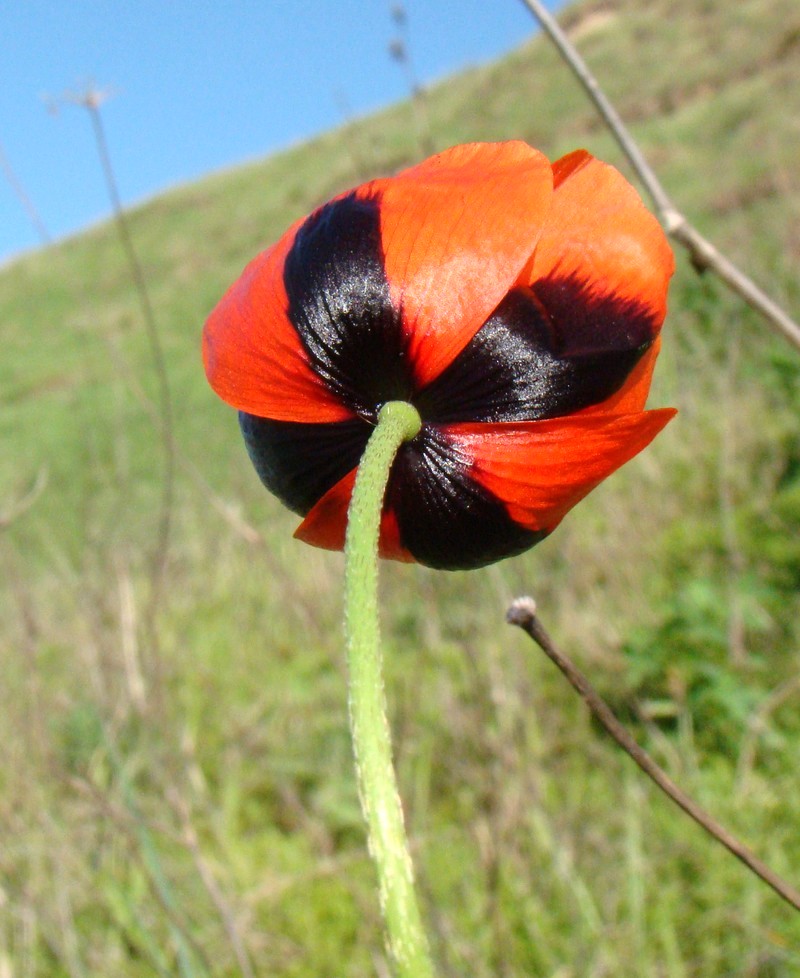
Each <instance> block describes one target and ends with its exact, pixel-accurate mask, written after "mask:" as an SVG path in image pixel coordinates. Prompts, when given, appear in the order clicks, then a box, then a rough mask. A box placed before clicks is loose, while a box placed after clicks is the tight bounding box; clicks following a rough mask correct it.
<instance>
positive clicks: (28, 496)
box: [0, 469, 47, 530]
mask: <svg viewBox="0 0 800 978" xmlns="http://www.w3.org/2000/svg"><path fill="white" fill-rule="evenodd" d="M46 485H47V469H39V472H38V473H37V475H36V479H35V480H34V483H33V485H32V486H31V488H30V489H29V490H28V491H27V492H26V493H24V495H22V496H21V497H20V498H19V499H17V500H15V501H14V502H13V503H10V504H9V506H8V507H7V509H6V510H5V511H4V512H2V513H0V530H5V529H6V528H7V527H9V526H11V524H12V523H13V522H14V521H15V520H17V519H19V517H20V516H22V514H23V513H26V512H27V511H28V510H29V509H30V508H31V506H33V504H34V503H35V502H36V500H37V499H38V498H39V496H40V495H41V494H42V492H43V491H44V487H45V486H46Z"/></svg>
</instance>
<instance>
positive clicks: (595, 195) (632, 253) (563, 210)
mask: <svg viewBox="0 0 800 978" xmlns="http://www.w3.org/2000/svg"><path fill="white" fill-rule="evenodd" d="M553 179H554V186H555V190H554V192H553V204H552V208H551V210H550V212H549V214H548V216H547V219H546V221H545V226H544V229H543V231H542V235H541V238H540V239H539V244H538V245H537V247H536V253H535V255H534V256H533V261H532V263H531V264H530V265H529V266H528V267H527V268H526V269H525V271H524V273H523V276H522V278H521V281H522V282H523V283H524V284H526V285H533V284H534V283H535V282H537V281H538V280H540V279H548V278H551V277H554V276H555V277H558V278H559V279H564V278H571V279H574V280H576V281H579V282H582V283H585V284H586V285H588V286H589V288H590V289H591V291H593V292H595V293H596V294H597V295H609V294H612V295H614V296H616V297H617V298H618V299H620V300H623V301H624V300H633V301H635V302H637V303H643V304H644V305H645V307H646V308H647V310H648V312H649V313H650V315H651V316H652V318H653V320H654V322H655V324H656V328H659V327H660V325H661V323H662V322H663V320H664V316H665V314H666V294H667V284H668V282H669V278H670V276H671V275H672V273H673V271H674V265H675V262H674V258H673V255H672V251H671V249H670V247H669V244H668V243H667V239H666V237H665V235H664V232H663V231H662V229H661V226H660V225H659V223H658V221H657V220H656V219H655V217H653V215H652V214H651V213H650V212H649V211H648V210H647V209H646V208H645V206H644V204H643V203H642V201H641V198H640V197H639V195H638V194H637V193H636V191H635V190H634V188H633V187H632V186H631V185H630V184H629V183H628V181H627V180H625V178H624V177H623V176H622V175H621V174H620V173H619V172H618V171H617V170H615V169H614V167H612V166H609V165H608V164H606V163H601V162H600V161H599V160H596V159H594V158H593V157H592V156H590V155H589V154H588V153H587V152H586V151H585V150H578V151H577V152H575V153H570V154H569V155H568V156H565V157H563V158H562V159H560V160H557V161H556V162H555V163H554V164H553Z"/></svg>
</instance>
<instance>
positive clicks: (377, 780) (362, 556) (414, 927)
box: [345, 401, 434, 978]
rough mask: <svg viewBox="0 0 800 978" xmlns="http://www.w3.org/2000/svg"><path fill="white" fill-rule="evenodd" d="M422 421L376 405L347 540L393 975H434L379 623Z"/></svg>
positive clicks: (360, 700) (355, 670)
mask: <svg viewBox="0 0 800 978" xmlns="http://www.w3.org/2000/svg"><path fill="white" fill-rule="evenodd" d="M420 425H421V422H420V417H419V414H418V413H417V411H416V409H415V408H413V407H412V406H411V405H410V404H406V403H405V402H402V401H390V402H389V403H388V404H386V405H384V407H383V408H382V409H381V411H380V414H379V415H378V425H377V427H376V428H375V431H374V432H373V433H372V436H371V437H370V440H369V442H368V444H367V447H366V449H365V451H364V455H363V457H362V459H361V463H360V465H359V467H358V474H357V476H356V482H355V487H354V489H353V497H352V499H351V502H350V509H349V511H348V517H347V536H346V543H345V635H346V639H347V653H348V667H349V672H350V729H351V732H352V736H353V749H354V751H355V759H356V774H357V778H358V789H359V795H360V798H361V808H362V811H363V813H364V818H365V821H366V823H367V834H368V840H369V849H370V853H371V855H372V858H373V861H374V862H375V866H376V869H377V872H378V883H379V888H380V901H381V912H382V914H383V919H384V923H385V925H386V934H387V942H388V946H389V951H390V954H391V956H392V958H393V960H394V964H395V968H396V972H397V975H398V978H432V976H433V973H434V972H433V965H432V963H431V959H430V952H429V950H428V942H427V939H426V936H425V931H424V928H423V926H422V917H421V915H420V911H419V906H418V904H417V899H416V894H415V892H414V873H413V868H412V865H411V856H410V854H409V851H408V842H407V840H406V834H405V827H404V825H403V810H402V807H401V804H400V795H399V793H398V790H397V780H396V778H395V773H394V767H393V765H392V745H391V738H390V733H389V723H388V720H387V716H386V697H385V694H384V688H383V667H382V659H381V645H380V626H379V622H378V537H379V533H380V523H381V510H382V507H383V496H384V493H385V491H386V484H387V482H388V481H389V471H390V469H391V465H392V461H393V460H394V457H395V455H396V454H397V450H398V448H399V447H400V446H401V445H402V444H403V442H405V441H410V440H411V439H412V438H414V437H415V436H416V435H417V433H418V432H419V429H420Z"/></svg>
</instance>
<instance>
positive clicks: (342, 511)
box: [294, 469, 414, 563]
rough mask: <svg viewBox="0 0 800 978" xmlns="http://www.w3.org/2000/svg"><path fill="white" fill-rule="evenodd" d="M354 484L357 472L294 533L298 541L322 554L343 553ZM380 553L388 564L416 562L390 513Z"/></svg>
mask: <svg viewBox="0 0 800 978" xmlns="http://www.w3.org/2000/svg"><path fill="white" fill-rule="evenodd" d="M355 481H356V469H353V470H352V472H348V474H347V475H346V476H345V477H344V478H343V479H340V480H339V482H337V483H336V485H335V486H333V487H332V488H331V489H329V490H328V491H327V492H326V493H325V495H324V496H323V497H322V499H320V500H319V502H318V503H317V504H316V505H315V506H314V507H312V509H311V510H310V511H309V513H308V515H307V516H306V518H305V519H304V520H303V522H302V523H301V524H300V526H298V528H297V529H296V530H295V533H294V535H295V537H296V539H298V540H302V541H303V542H304V543H310V544H311V545H312V546H314V547H321V548H322V549H323V550H344V538H345V532H346V530H347V507H348V506H349V505H350V497H351V496H352V494H353V485H354V484H355ZM378 552H379V554H380V556H381V557H383V558H385V559H387V560H401V561H404V562H405V563H413V562H414V558H413V557H412V556H411V554H410V553H409V552H408V551H407V550H406V549H405V548H404V547H403V546H401V544H400V531H399V529H398V526H397V518H396V516H395V515H394V513H393V512H391V510H389V511H387V510H384V512H383V516H382V517H381V535H380V541H379V543H378Z"/></svg>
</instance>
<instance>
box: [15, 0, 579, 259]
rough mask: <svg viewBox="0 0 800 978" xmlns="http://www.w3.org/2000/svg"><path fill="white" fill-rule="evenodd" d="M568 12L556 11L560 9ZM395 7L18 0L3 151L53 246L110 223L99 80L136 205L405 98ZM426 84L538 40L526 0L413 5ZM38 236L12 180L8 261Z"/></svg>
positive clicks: (123, 188) (118, 165) (418, 62)
mask: <svg viewBox="0 0 800 978" xmlns="http://www.w3.org/2000/svg"><path fill="white" fill-rule="evenodd" d="M559 5H560V0H551V6H553V7H556V6H559ZM392 6H393V0H327V2H326V0H232V2H229V3H224V2H215V3H211V2H208V0H125V2H123V0H9V2H8V3H4V4H3V6H2V12H0V147H1V148H2V153H3V156H4V158H5V161H6V162H7V164H8V165H9V166H10V167H11V169H12V170H13V172H14V173H15V175H16V177H17V179H18V180H19V182H20V184H21V185H22V186H23V187H24V190H25V192H26V193H27V195H28V197H29V198H30V200H31V201H32V203H33V204H34V206H35V208H36V210H37V211H38V212H39V214H40V216H41V219H42V222H43V223H44V225H45V226H46V228H47V230H48V231H49V233H50V234H51V235H52V236H53V237H56V238H58V237H61V236H63V235H65V234H68V233H71V232H73V231H75V230H77V229H79V228H81V227H84V226H86V225H87V224H90V223H92V222H94V221H96V220H98V219H101V218H103V217H105V216H106V215H107V214H108V211H109V206H108V202H107V197H106V192H105V187H104V184H103V179H102V173H101V170H100V165H99V163H98V160H97V156H96V152H95V149H94V143H93V140H92V136H91V130H90V124H89V118H88V116H87V114H86V113H85V112H84V111H83V110H80V109H78V108H75V107H73V106H70V105H63V104H62V105H61V107H60V108H59V109H58V111H57V112H55V113H53V112H52V111H51V112H48V109H47V105H48V102H50V101H51V100H52V99H58V97H59V96H61V95H62V94H63V93H64V92H65V91H82V90H85V89H86V87H87V85H89V84H94V85H96V86H97V87H99V88H101V89H110V90H111V91H112V92H113V93H114V97H113V98H112V99H111V100H109V101H108V102H107V103H106V104H105V105H104V107H103V119H104V123H105V127H106V132H107V136H108V141H109V145H110V150H111V155H112V158H113V161H114V166H115V170H116V174H117V180H118V183H119V186H120V192H121V194H122V197H123V200H124V201H125V202H126V203H131V202H135V201H137V200H141V199H142V198H144V197H147V196H150V195H152V194H154V193H157V192H158V191H160V190H163V189H166V188H167V187H169V186H171V185H174V184H177V183H181V182H183V181H185V180H188V179H191V178H193V177H198V176H201V175H202V174H204V173H206V172H208V171H210V170H216V169H220V168H223V167H226V166H229V165H232V164H235V163H239V162H241V161H243V160H245V159H250V158H254V157H258V156H262V155H265V154H266V153H269V152H270V151H272V150H274V149H277V148H279V147H281V146H285V145H287V144H289V143H292V142H295V141H297V140H300V139H303V138H304V137H307V136H310V135H313V134H314V133H316V132H319V131H321V130H324V129H327V128H330V127H331V126H335V125H338V124H340V123H341V122H342V121H343V118H344V115H343V112H344V111H345V110H344V109H343V106H347V109H348V111H349V112H350V113H353V114H361V113H363V112H367V111H369V110H371V109H375V108H378V107H380V106H382V105H386V104H388V103H390V102H393V101H396V100H397V99H400V98H403V97H405V96H406V94H407V91H408V83H407V80H406V78H405V76H404V74H403V71H402V70H401V68H400V66H398V65H397V64H396V63H395V62H393V61H392V60H391V58H390V57H389V55H388V45H389V43H390V42H391V40H392V39H393V37H395V36H396V35H397V26H396V24H395V22H394V20H393V18H392V13H391V11H392ZM404 7H405V12H406V38H407V41H408V49H409V51H410V54H411V58H412V62H413V65H414V68H415V71H416V74H417V76H418V77H419V79H420V80H422V81H423V82H428V81H432V80H435V79H437V78H441V77H442V76H444V75H447V74H449V73H451V72H453V71H455V70H457V69H458V68H461V67H464V66H466V65H468V64H474V63H478V62H481V61H486V60H489V59H491V58H493V57H496V56H497V55H499V54H501V53H503V52H505V51H507V50H509V49H510V48H512V47H514V46H515V45H517V44H519V43H521V42H522V41H523V40H524V39H525V38H526V37H528V36H530V34H532V33H533V31H534V30H535V26H536V25H535V23H534V21H533V18H532V17H531V15H530V14H529V13H528V12H527V10H525V8H524V7H523V6H522V4H521V3H520V2H519V0H405V4H404ZM38 241H39V239H38V236H37V233H36V230H35V227H34V225H33V223H32V221H31V219H30V218H29V217H28V216H27V215H26V212H25V210H24V209H23V207H22V205H21V204H20V201H19V200H18V197H17V195H16V194H15V192H14V191H13V189H12V186H11V183H10V182H9V179H8V174H7V172H4V173H3V174H2V178H1V179H0V260H2V259H3V258H6V257H8V256H9V255H11V254H13V253H15V252H17V251H20V250H22V249H26V248H31V247H35V246H36V245H37V244H38Z"/></svg>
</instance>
